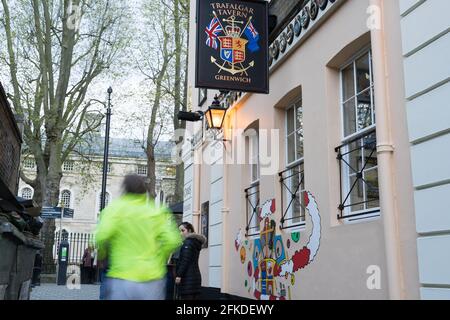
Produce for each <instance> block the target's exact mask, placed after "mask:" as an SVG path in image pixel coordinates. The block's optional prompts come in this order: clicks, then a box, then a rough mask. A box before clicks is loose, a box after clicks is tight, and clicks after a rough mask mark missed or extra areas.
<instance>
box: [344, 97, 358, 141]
mask: <svg viewBox="0 0 450 320" xmlns="http://www.w3.org/2000/svg"><path fill="white" fill-rule="evenodd" d="M355 132H356V114H355V101H354V100H353V99H352V100H349V101H348V102H346V103H344V135H345V136H349V135H351V134H352V133H355Z"/></svg>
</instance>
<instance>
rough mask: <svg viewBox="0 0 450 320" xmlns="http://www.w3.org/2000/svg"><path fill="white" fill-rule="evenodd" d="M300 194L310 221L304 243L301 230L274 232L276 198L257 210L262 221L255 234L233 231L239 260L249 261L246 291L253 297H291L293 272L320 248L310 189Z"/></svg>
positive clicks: (260, 298) (316, 216) (315, 205)
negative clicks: (249, 236)
mask: <svg viewBox="0 0 450 320" xmlns="http://www.w3.org/2000/svg"><path fill="white" fill-rule="evenodd" d="M303 196H304V200H305V201H304V203H305V208H306V211H307V212H308V214H309V217H310V218H311V224H312V228H311V234H310V236H309V239H308V241H307V243H305V244H303V245H302V242H301V241H300V232H295V233H291V234H286V233H284V232H282V233H281V234H277V223H276V220H275V217H274V213H275V199H272V200H269V201H267V202H265V203H264V204H262V205H261V206H260V208H259V210H258V214H259V218H260V221H261V225H260V234H259V237H258V238H256V239H249V240H245V239H246V238H245V235H244V233H243V232H242V230H239V232H238V233H237V235H236V239H235V247H236V251H239V252H240V259H241V262H242V263H243V264H245V261H248V263H247V264H246V266H247V275H248V277H249V278H248V286H249V289H250V288H251V290H250V291H249V293H251V294H252V295H253V296H254V297H255V298H256V299H259V300H286V299H291V292H292V290H295V288H294V286H295V285H296V275H295V274H296V273H297V272H298V271H299V270H300V269H303V268H305V267H306V266H308V265H309V264H310V263H311V262H312V261H313V260H314V258H315V256H316V254H317V252H318V250H319V246H320V236H321V226H320V214H319V210H318V206H317V203H316V200H315V199H314V197H313V196H312V194H311V193H310V192H304V193H303ZM284 238H285V239H286V241H283V239H284ZM289 238H291V239H292V241H291V239H289ZM302 239H303V237H302ZM247 241H248V242H247ZM243 252H244V254H243ZM246 286H247V285H246Z"/></svg>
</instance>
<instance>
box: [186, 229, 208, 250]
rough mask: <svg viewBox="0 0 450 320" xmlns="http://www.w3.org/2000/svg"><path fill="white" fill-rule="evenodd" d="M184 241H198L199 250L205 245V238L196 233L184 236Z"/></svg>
mask: <svg viewBox="0 0 450 320" xmlns="http://www.w3.org/2000/svg"><path fill="white" fill-rule="evenodd" d="M186 240H191V241H192V240H194V241H195V240H196V241H198V242H199V244H200V248H199V249H201V247H202V246H203V244H205V243H206V237H205V236H204V235H202V234H197V233H191V234H188V235H187V236H186Z"/></svg>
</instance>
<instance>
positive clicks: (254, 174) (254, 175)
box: [252, 163, 259, 182]
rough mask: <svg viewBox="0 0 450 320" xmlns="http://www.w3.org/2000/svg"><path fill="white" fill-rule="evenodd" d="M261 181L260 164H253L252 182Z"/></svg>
mask: <svg viewBox="0 0 450 320" xmlns="http://www.w3.org/2000/svg"><path fill="white" fill-rule="evenodd" d="M258 179H259V175H258V164H256V163H255V164H252V182H253V181H256V180H258Z"/></svg>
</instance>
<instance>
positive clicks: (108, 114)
mask: <svg viewBox="0 0 450 320" xmlns="http://www.w3.org/2000/svg"><path fill="white" fill-rule="evenodd" d="M112 92H113V90H112V88H111V87H109V88H108V107H107V109H106V133H105V148H104V150H103V177H102V193H101V196H100V198H101V200H100V211H102V210H103V209H104V208H105V198H106V179H107V176H108V154H109V126H110V121H111V93H112Z"/></svg>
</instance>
